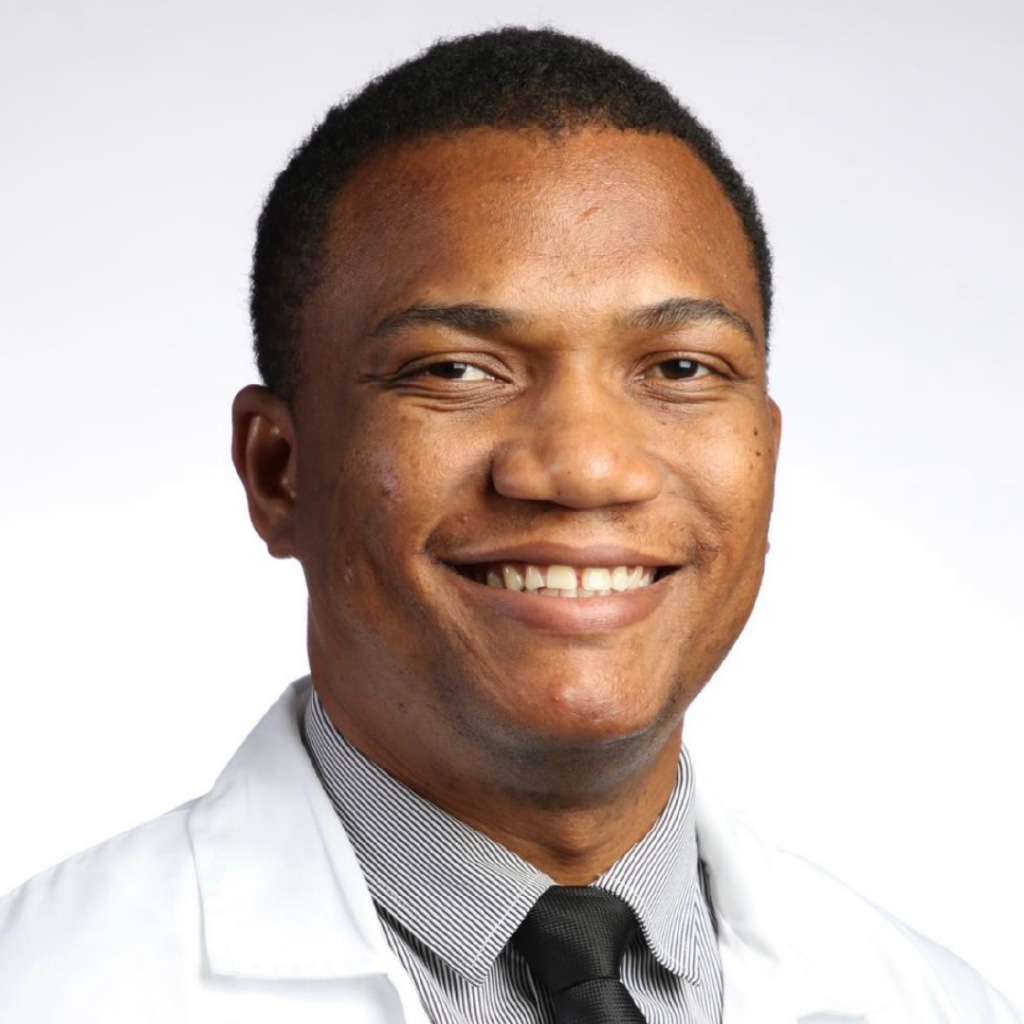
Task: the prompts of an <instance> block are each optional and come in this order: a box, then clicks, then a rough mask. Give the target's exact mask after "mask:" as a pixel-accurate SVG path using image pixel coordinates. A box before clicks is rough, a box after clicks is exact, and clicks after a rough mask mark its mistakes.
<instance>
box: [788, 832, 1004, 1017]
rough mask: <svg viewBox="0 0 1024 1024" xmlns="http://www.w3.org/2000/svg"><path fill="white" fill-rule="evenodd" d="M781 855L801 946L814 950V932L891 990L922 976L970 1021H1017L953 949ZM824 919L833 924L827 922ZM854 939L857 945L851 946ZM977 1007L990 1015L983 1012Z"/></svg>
mask: <svg viewBox="0 0 1024 1024" xmlns="http://www.w3.org/2000/svg"><path fill="white" fill-rule="evenodd" d="M776 859H777V864H778V868H779V877H780V880H781V881H782V885H783V888H782V891H783V893H784V894H785V896H786V898H787V902H788V904H789V907H790V910H791V912H792V918H791V923H790V928H791V929H792V930H793V931H794V932H795V933H796V934H797V935H799V936H801V937H802V939H801V945H802V946H804V947H807V948H811V947H812V943H811V942H808V941H807V937H813V944H820V947H821V950H822V952H823V953H829V954H831V955H833V956H836V957H844V958H845V959H846V960H847V963H848V964H851V965H852V964H854V963H860V964H861V965H862V969H865V970H870V971H871V972H872V973H873V974H874V975H876V976H879V977H881V978H883V979H884V980H885V981H886V982H888V983H889V984H890V985H891V986H892V988H893V989H899V988H901V987H905V986H906V984H907V981H908V979H909V978H919V979H922V980H924V981H926V982H927V983H929V984H930V985H931V986H933V988H934V991H935V993H936V995H937V996H938V997H941V998H945V999H946V1000H948V1001H949V1003H950V1004H951V1005H952V1006H954V1007H956V1009H957V1011H958V1012H959V1013H961V1014H962V1015H963V1017H964V1019H965V1020H973V1019H984V1020H986V1021H1002V1020H1013V1021H1016V1020H1018V1019H1019V1018H1017V1017H1016V1016H1005V1014H1007V1013H1009V1011H1010V1008H1009V1006H1008V1005H1007V1004H1006V1002H1005V1000H1003V999H1002V997H1001V996H1000V995H999V993H998V992H996V991H995V990H994V989H993V988H992V987H991V986H990V985H989V984H988V983H987V982H986V981H985V980H984V979H983V978H982V977H981V975H980V974H979V973H978V972H977V971H976V970H975V969H974V968H973V967H971V966H970V965H969V964H968V963H966V961H964V960H963V959H961V958H960V957H959V956H958V955H957V954H956V953H954V952H952V951H951V950H949V949H947V948H946V947H945V946H943V945H941V944H940V943H938V942H936V941H934V940H933V939H930V938H928V937H927V936H926V935H922V934H921V933H920V932H918V931H917V930H915V929H914V928H911V927H910V926H909V925H908V924H906V923H904V922H903V921H901V920H900V919H899V918H897V917H895V916H893V915H892V914H890V913H889V912H888V911H887V910H885V909H883V908H882V907H879V906H878V905H876V904H875V903H873V902H872V901H871V900H869V899H867V898H866V897H865V896H862V895H861V894H860V893H858V892H857V891H856V890H854V889H852V888H851V887H850V886H848V885H847V884H846V883H845V882H842V881H841V880H839V879H838V878H836V877H835V876H834V875H832V874H831V873H829V872H828V871H826V870H825V869H824V868H822V867H820V866H819V865H817V864H814V863H812V862H810V861H808V860H806V859H805V858H803V857H801V856H799V855H798V854H795V853H792V852H791V851H788V850H778V851H776ZM824 921H830V922H832V926H831V927H829V928H828V929H824V928H822V922H824ZM851 939H852V940H853V941H854V942H856V945H857V949H856V951H853V950H851V948H850V945H851ZM979 1008H984V1009H985V1011H986V1014H987V1015H986V1016H984V1017H978V1010H979ZM968 1011H969V1012H968ZM972 1014H973V1016H972ZM1001 1014H1003V1015H1001Z"/></svg>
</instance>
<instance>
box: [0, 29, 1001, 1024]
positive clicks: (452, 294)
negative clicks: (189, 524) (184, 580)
mask: <svg viewBox="0 0 1024 1024" xmlns="http://www.w3.org/2000/svg"><path fill="white" fill-rule="evenodd" d="M770 275H771V266H770V259H769V253H768V247H767V242H766V239H765V236H764V232H763V228H762V225H761V221H760V217H759V215H758V212H757V208H756V204H755V202H754V197H753V195H752V193H751V192H750V191H749V189H748V188H747V187H746V185H745V184H744V183H743V181H742V180H741V179H740V177H739V175H738V174H737V172H736V171H735V169H734V168H733V167H732V165H731V164H730V163H729V161H728V159H727V158H726V157H725V156H724V154H723V153H722V152H721V150H720V149H719V147H718V145H717V143H716V141H715V140H714V138H713V137H712V136H711V135H710V134H709V133H708V132H707V131H706V129H704V128H703V127H702V126H701V125H699V124H698V123H697V122H696V121H694V120H693V118H692V117H691V116H690V115H689V114H688V112H686V111H685V110H684V109H682V108H681V107H679V105H678V104H677V103H676V102H675V101H674V100H673V99H672V98H671V96H669V95H668V94H667V92H666V91H665V90H664V89H663V88H662V87H661V86H660V85H658V84H657V83H655V82H653V81H651V80H650V79H648V78H647V77H646V76H644V75H643V74H642V73H640V72H638V71H637V70H636V69H634V68H632V67H631V66H630V65H628V64H627V63H626V62H624V61H622V60H621V59H619V58H617V57H614V56H611V55H609V54H607V53H605V52H604V51H602V50H600V49H599V48H597V47H595V46H593V45H591V44H589V43H585V42H582V41H580V40H575V39H571V38H568V37H565V36H560V35H558V34H556V33H552V32H546V31H545V32H527V31H524V30H504V31H501V32H494V33H488V34H484V35H481V36H477V37H467V38H464V39H459V40H455V41H453V42H449V43H444V44H439V45H438V46H436V47H434V48H433V49H431V50H430V51H428V52H427V53H426V54H424V55H423V56H422V57H420V58H418V59H417V60H415V61H412V62H410V63H408V64H406V65H403V66H402V67H399V68H397V69H395V70H394V71H392V72H390V73H389V74H388V75H386V76H384V77H383V78H381V79H379V80H377V81H375V82H373V83H371V84H370V85H369V86H368V87H367V88H366V89H365V90H364V91H363V92H362V93H360V94H359V95H358V96H357V97H355V98H354V99H352V100H351V101H349V102H348V103H347V104H346V105H344V106H342V107H339V108H336V109H335V110H333V111H331V113H330V114H329V115H328V116H327V118H326V120H325V121H324V122H323V124H321V125H320V126H319V127H318V128H317V129H316V131H315V132H314V133H313V134H312V135H311V136H310V138H309V139H308V140H307V142H306V143H305V144H304V145H303V146H302V147H301V148H300V150H299V151H298V152H297V153H296V154H295V155H294V156H293V158H292V160H291V162H290V163H289V165H288V167H287V168H286V169H285V171H284V172H283V173H282V174H281V176H280V177H279V179H278V181H277V182H276V183H275V186H274V189H273V190H272V192H271V194H270V196H269V198H268V200H267V204H266V206H265V209H264V212H263V214H262V217H261V220H260V225H259V233H258V239H257V246H256V252H255V260H254V268H253V290H252V311H253V324H254V330H255V337H256V349H257V357H258V362H259V366H260V371H261V374H262V376H263V380H264V386H261V387H255V386H253V387H248V388H245V389H243V390H242V392H240V394H239V395H238V397H237V398H236V401H235V405H234V413H233V415H234V426H235V440H234V459H235V465H236V468H237V469H238V472H239V475H240V477H241V479H242V481H243V484H244V486H245V489H246V493H247V497H248V502H249V509H250V513H251V517H252V520H253V523H254V525H255V527H256V529H257V531H258V533H259V534H260V536H261V537H262V538H263V539H264V540H265V542H266V544H267V546H268V549H269V550H270V552H271V553H272V554H273V555H275V556H278V557H295V558H298V559H299V561H300V563H301V564H302V567H303V570H304V572H305V575H306V580H307V585H308V590H309V654H310V665H311V680H305V681H301V682H299V683H297V684H295V685H294V686H293V687H291V688H289V690H288V691H287V692H286V693H285V695H284V696H283V697H282V698H281V700H280V701H279V702H278V704H276V705H275V707H274V708H273V709H271V711H270V712H269V713H268V715H267V716H266V717H265V718H264V720H263V721H262V722H261V723H260V724H259V725H258V726H257V728H256V729H255V731H254V732H253V733H252V735H251V736H250V737H249V739H248V740H247V741H246V742H245V743H244V744H243V746H242V748H241V749H240V750H239V752H238V754H237V755H236V757H235V758H234V759H233V760H232V762H231V764H230V765H229V766H228V767H227V769H226V770H225V772H224V773H223V775H222V776H221V778H220V780H219V781H218V782H217V784H216V786H215V787H214V789H213V791H212V792H211V793H210V794H208V795H207V796H206V797H203V798H201V799H199V800H198V801H196V802H194V803H193V804H190V805H188V806H186V807H183V808H179V809H178V810H176V811H174V812H171V813H170V814H168V815H166V816H165V817H163V818H161V819H159V820H158V821H156V822H152V823H150V824H148V825H145V826H142V827H141V828H139V829H136V830H134V831H133V832H130V833H128V834H126V835H125V836H121V837H119V838H117V839H114V840H111V841H110V842H108V843H107V844H104V845H103V846H101V847H99V848H97V849H96V850H93V851H90V852H88V853H86V854H83V855H80V856H79V857H77V858H74V859H73V860H71V861H69V862H67V863H66V864H64V865H62V866H60V867H58V868H56V869H54V870H52V871H51V872H49V873H47V874H45V875H42V876H40V877H39V878H37V879H35V880H33V881H32V882H30V883H28V884H27V885H26V886H23V887H22V888H21V889H20V890H17V891H16V892H15V893H13V894H11V895H10V896H9V897H7V898H6V900H5V901H4V903H3V904H2V908H0V934H2V935H3V939H2V940H0V943H2V945H0V950H2V953H0V1017H2V1019H3V1020H4V1021H7V1020H12V1021H26V1022H56V1021H65V1020H72V1019H73V1020H76V1021H80V1020H83V1019H85V1020H96V1021H100V1020H102V1021H105V1022H110V1021H122V1020H123V1021H129V1020H131V1021H133V1022H134V1021H139V1020H143V1021H147V1022H149V1021H153V1022H164V1021H167V1022H170V1021H175V1022H182V1021H202V1022H208V1021H209V1022H212V1021H235V1020H238V1021H243V1020H244V1021H247V1022H248V1021H252V1022H258V1021H263V1020H266V1021H270V1020H275V1021H277V1020H282V1019H285V1020H288V1021H302V1022H305V1021H328V1020H330V1021H344V1022H364V1021H365V1022H370V1021H374V1022H376V1021H409V1022H425V1021H430V1022H434V1024H449V1022H463V1021H465V1022H476V1021H485V1020H486V1021H524V1022H526V1021H530V1022H533V1021H555V1022H557V1024H569V1022H583V1021H605V1022H612V1021H616V1022H617V1021H627V1022H629V1021H632V1022H640V1021H645V1020H646V1021H673V1022H675V1021H686V1022H690V1021H702V1022H703V1021H724V1022H726V1024H734V1022H735V1024H739V1022H747V1021H749V1022H755V1021H757V1022H768V1024H771V1022H782V1021H796V1020H799V1019H807V1020H810V1019H813V1020H816V1021H827V1020H840V1019H841V1020H845V1021H850V1020H863V1021H868V1022H871V1024H895V1022H897V1021H943V1022H953V1021H977V1022H989V1021H993V1022H1003V1021H1018V1020H1020V1018H1019V1017H1018V1016H1017V1015H1016V1014H1015V1012H1014V1011H1013V1010H1012V1009H1011V1008H1010V1007H1009V1006H1008V1005H1007V1004H1006V1003H1005V1001H1004V1000H1002V998H1001V997H1000V996H999V995H998V994H996V993H995V992H993V991H992V990H991V989H989V988H988V987H987V986H986V985H985V984H984V982H982V981H981V979H980V978H978V977H977V975H976V974H975V973H974V972H973V971H972V970H971V969H970V968H968V967H966V966H965V965H964V964H963V963H962V962H960V961H959V960H957V959H956V958H955V957H953V956H952V955H951V954H949V953H947V952H946V951H945V950H943V949H941V948H940V947H937V946H935V945H933V944H931V943H929V942H928V941H927V940H925V939H923V938H921V937H920V936H917V935H915V934H914V933H912V932H911V931H910V930H909V929H907V928H906V927H905V926H903V925H901V924H899V923H897V922H895V921H893V920H892V919H890V918H889V917H887V916H886V915H884V914H883V913H882V912H880V911H878V910H876V909H874V908H872V907H870V906H869V905H868V904H866V903H865V902H864V901H862V900H861V899H860V898H858V897H857V896H855V895H854V894H852V893H850V892H849V891H848V890H846V889H844V888H843V887H842V886H841V885H839V884H838V883H837V882H835V881H834V880H832V879H830V878H829V877H827V876H826V875H824V874H823V873H821V872H818V871H817V870H816V869H814V868H812V867H810V866H808V865H806V864H804V863H803V862H801V861H799V860H797V859H795V858H792V857H789V856H786V855H782V854H780V853H779V852H777V851H774V850H772V849H770V848H768V847H766V846H764V845H763V844H761V843H760V842H759V841H758V840H757V839H756V837H754V836H753V835H752V834H751V833H750V832H749V830H747V829H746V828H745V827H744V826H743V825H742V824H740V823H738V822H736V821H734V820H732V819H731V818H730V817H729V816H728V815H727V814H726V813H725V812H724V811H723V810H722V809H721V808H719V807H718V806H717V805H716V803H715V802H714V800H713V798H711V797H709V796H707V795H706V794H704V793H703V792H702V791H701V790H699V789H698V788H696V787H695V782H694V777H693V771H692V767H691V765H690V762H689V759H688V757H687V755H686V752H685V750H684V749H683V748H682V747H681V735H682V725H683V718H684V715H685V711H686V709H687V707H688V706H689V703H690V702H691V701H692V700H693V698H694V697H695V696H696V694H697V693H698V692H699V690H700V689H701V687H702V686H703V685H704V684H705V683H706V682H707V680H708V679H709V678H710V676H711V675H712V674H713V672H714V671H715V669H716V668H717V667H718V665H719V664H720V663H721V661H722V659H723V658H724V657H725V655H726V653H727V652H728V650H729V648H730V646H731V645H732V643H733V642H734V641H735V639H736V637H737V635H738V634H739V632H740V631H741V629H742V628H743V625H744V623H745V622H746V620H747V617H748V616H749V614H750V611H751V608H752V606H753V602H754V599H755V597H756V594H757V591H758V587H759V584H760V580H761V575H762V572H763V566H764V557H765V553H766V550H767V534H768V523H769V518H770V512H771V505H772V491H773V484H774V471H775V460H776V454H777V451H778V444H779V432H780V416H779V411H778V409H777V407H776V406H775V404H774V402H773V401H772V400H771V398H770V397H769V396H768V393H767V378H766V355H767V337H768V326H769V318H770V306H771V276H770Z"/></svg>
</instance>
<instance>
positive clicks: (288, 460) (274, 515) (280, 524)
mask: <svg viewBox="0 0 1024 1024" xmlns="http://www.w3.org/2000/svg"><path fill="white" fill-rule="evenodd" d="M231 424H232V440H231V457H232V460H233V462H234V464H235V470H236V471H237V473H238V476H239V479H241V481H242V486H243V487H244V488H245V494H246V497H247V499H248V502H249V518H250V519H251V520H252V525H253V526H254V527H255V529H256V532H257V533H258V534H259V535H260V537H262V538H263V540H264V541H265V542H266V545H267V550H268V551H269V552H270V553H271V554H272V555H273V556H274V557H275V558H289V557H291V556H294V555H295V553H296V545H295V499H296V478H297V469H298V465H297V462H298V452H297V449H296V443H295V428H294V424H293V421H292V415H291V411H290V410H289V408H288V405H287V403H285V402H284V400H283V399H281V398H279V397H278V396H277V395H275V394H274V393H273V392H272V391H269V390H268V389H267V388H264V387H260V386H258V385H256V384H250V385H249V386H247V387H244V388H242V390H241V391H239V392H238V394H237V395H236V396H235V401H234V403H233V404H232V406H231Z"/></svg>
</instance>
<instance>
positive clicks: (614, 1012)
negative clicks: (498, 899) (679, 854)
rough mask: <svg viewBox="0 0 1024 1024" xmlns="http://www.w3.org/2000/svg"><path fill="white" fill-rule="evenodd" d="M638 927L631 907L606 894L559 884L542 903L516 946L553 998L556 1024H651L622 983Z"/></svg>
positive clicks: (515, 938) (529, 917)
mask: <svg viewBox="0 0 1024 1024" xmlns="http://www.w3.org/2000/svg"><path fill="white" fill-rule="evenodd" d="M636 927H637V925H636V918H635V917H634V916H633V911H632V910H631V909H630V908H629V906H628V905H627V904H625V903H624V902H623V901H622V900H620V899H619V897H618V896H613V895H612V894H611V893H610V892H604V891H603V890H601V889H592V888H591V887H590V886H586V885H555V886H552V887H551V888H550V889H548V891H547V892H546V893H544V895H543V896H541V898H540V899H539V900H537V902H536V903H535V904H534V907H533V909H532V910H531V911H530V912H529V913H528V914H527V915H526V918H525V919H524V920H523V923H522V924H521V925H520V926H519V929H518V931H517V932H516V933H515V935H513V936H512V941H513V943H514V944H515V947H516V948H517V949H518V950H519V952H520V953H522V955H523V958H524V959H525V960H526V962H527V963H528V964H529V965H530V970H531V971H532V972H533V976H534V978H535V979H536V980H537V981H538V982H539V983H540V984H541V985H542V986H543V987H544V988H545V989H546V990H547V991H548V993H549V994H550V995H551V1001H552V1004H553V1006H554V1009H555V1022H556V1024H645V1021H644V1017H643V1014H642V1013H641V1012H640V1011H639V1009H637V1005H636V1003H634V1002H633V999H632V997H631V996H630V994H629V993H628V992H627V991H626V986H625V985H623V984H622V982H621V981H620V980H619V964H620V963H621V962H622V954H623V953H624V952H625V951H626V946H627V945H628V944H629V940H630V939H631V938H632V936H633V933H634V932H635V931H636Z"/></svg>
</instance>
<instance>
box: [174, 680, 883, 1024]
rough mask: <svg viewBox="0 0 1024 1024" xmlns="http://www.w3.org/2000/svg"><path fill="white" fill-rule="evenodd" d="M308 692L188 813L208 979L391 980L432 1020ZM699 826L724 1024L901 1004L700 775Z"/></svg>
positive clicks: (254, 738)
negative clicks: (331, 794) (404, 963)
mask: <svg viewBox="0 0 1024 1024" xmlns="http://www.w3.org/2000/svg"><path fill="white" fill-rule="evenodd" d="M310 689H311V683H310V680H309V678H308V677H307V678H305V679H301V680H299V681H298V682H297V683H294V684H293V685H292V686H290V687H289V688H288V689H287V690H286V691H285V693H284V694H283V695H282V696H281V698H280V699H279V700H278V701H277V702H276V703H275V704H274V706H273V707H272V708H271V709H270V710H269V711H268V712H267V714H266V715H265V716H264V717H263V719H262V720H261V721H260V722H259V723H258V725H257V726H256V728H255V729H254V730H253V731H252V733H251V734H250V735H249V737H248V738H247V739H246V740H245V742H244V743H243V744H242V746H241V747H240V748H239V750H238V752H237V753H236V754H235V756H234V757H233V758H232V759H231V761H230V762H229V763H228V765H227V767H226V768H225V769H224V771H223V773H222V774H221V776H220V778H219V779H218V780H217V783H216V784H215V786H214V788H213V789H212V790H211V792H210V793H209V794H208V795H207V796H205V797H203V798H201V799H200V800H198V801H197V802H196V804H195V805H194V806H193V808H192V810H191V812H190V818H189V833H190V838H191V842H192V849H193V855H194V857H195V864H196V875H197V879H198V885H199V891H200V898H201V901H202V911H203V928H204V938H205V950H206V958H207V963H208V966H209V969H210V970H211V971H212V972H213V973H215V974H227V975H234V976H240V977H249V978H268V979H270V978H279V979H286V978H287V979H310V980H312V979H344V978H355V977H360V976H367V975H373V974H384V975H387V976H389V977H390V978H391V980H392V981H393V982H394V983H395V986H396V988H397V989H398V992H399V996H400V998H401V999H402V1002H403V1003H404V1004H405V1006H406V1009H407V1012H408V1013H409V1019H413V1018H416V1019H421V1016H420V1014H419V1013H417V1012H414V1011H410V1008H411V1007H413V1006H416V1005H417V1004H418V999H417V998H416V996H415V993H414V991H413V989H412V983H411V981H410V980H409V978H408V976H407V975H406V974H405V972H404V971H403V970H402V969H401V968H400V966H399V965H398V961H397V959H396V958H395V957H394V955H393V954H392V953H391V951H390V950H389V948H388V946H387V940H386V939H385V938H384V935H383V932H382V930H381V927H380V922H379V920H378V917H377V913H376V909H375V907H374V905H373V901H372V899H371V897H370V894H369V891H368V890H367V887H366V884H365V882H364V880H363V875H362V872H361V870H360V868H359V864H358V861H357V860H356V856H355V853H354V852H353V850H352V847H351V845H350V844H349V842H348V839H347V837H346V835H345V832H344V829H343V828H342V826H341V823H340V821H339V820H338V817H337V814H336V812H335V810H334V808H333V807H332V806H331V803H330V800H329V799H328V797H327V795H326V793H325V792H324V789H323V787H322V785H321V783H320V780H319V779H318V778H317V775H316V772H315V771H314V769H313V766H312V763H311V761H310V759H309V755H308V754H307V752H306V749H305V747H304V745H303V743H302V738H301V735H300V732H299V722H300V719H301V716H302V714H303V712H304V710H305V706H306V702H307V700H308V698H309V693H310ZM695 817H696V825H697V844H698V850H699V853H700V857H701V860H702V861H703V862H704V866H705V869H706V870H707V874H708V884H709V896H710V899H711V903H712V907H713V908H714V913H715V917H716V922H717V925H718V930H719V936H718V938H719V951H720V954H721V958H722V970H723V976H724V981H725V1017H724V1021H723V1024H740V1022H743V1024H746V1022H748V1021H757V1022H759V1024H792V1022H793V1021H796V1020H799V1019H800V1018H801V1017H803V1016H808V1015H811V1014H824V1015H826V1016H827V1015H829V1014H834V1015H836V1016H838V1017H842V1018H843V1019H845V1020H847V1021H853V1020H856V1019H857V1018H858V1017H860V1016H863V1015H864V1014H867V1013H869V1012H871V1011H872V1010H874V1009H877V1008H879V1007H880V1006H884V1005H886V1004H887V1003H889V1002H890V1001H891V999H892V994H891V991H890V985H889V984H888V983H887V981H886V979H885V978H884V977H882V976H880V972H879V968H878V966H877V964H876V963H874V962H866V961H865V955H864V952H863V948H862V947H863V941H861V942H858V941H857V938H858V931H859V930H858V929H856V928H855V929H853V931H852V933H849V934H848V931H847V930H844V929H843V928H842V926H841V925H839V926H837V922H835V921H833V920H829V919H828V918H829V908H828V907H821V908H816V907H810V906H808V905H807V902H808V901H807V900H804V901H801V900H800V899H799V894H796V896H795V897H794V896H793V895H792V894H787V893H786V879H785V877H784V875H785V872H784V871H782V870H781V868H780V856H781V855H780V854H779V853H778V851H776V850H775V849H774V848H772V847H769V846H766V845H765V844H764V843H762V842H761V841H760V840H759V839H758V838H757V836H756V834H755V833H754V832H753V831H752V830H751V829H750V828H749V827H747V826H746V825H745V824H744V823H743V822H742V821H741V820H739V819H738V818H736V817H735V816H734V815H733V813H732V812H727V811H726V810H725V809H724V807H723V805H722V804H721V803H720V802H719V801H718V800H717V799H716V798H715V796H714V795H713V793H711V792H709V791H708V787H707V786H706V784H704V783H703V781H702V780H701V779H700V778H699V777H698V781H697V787H696V799H695ZM833 884H834V883H833ZM794 900H795V902H794ZM815 913H817V914H818V915H819V916H818V918H817V919H815V917H814V915H815ZM824 947H828V948H824Z"/></svg>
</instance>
